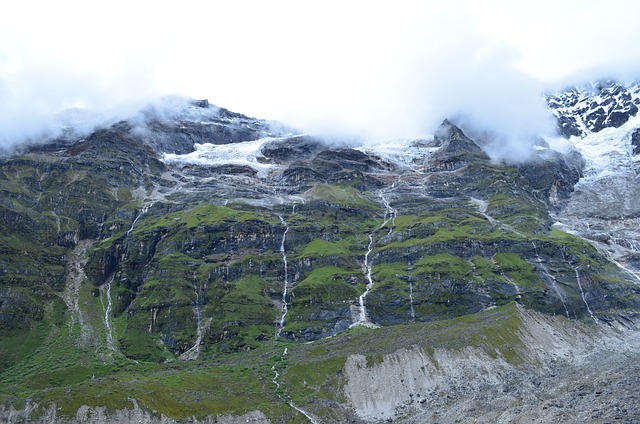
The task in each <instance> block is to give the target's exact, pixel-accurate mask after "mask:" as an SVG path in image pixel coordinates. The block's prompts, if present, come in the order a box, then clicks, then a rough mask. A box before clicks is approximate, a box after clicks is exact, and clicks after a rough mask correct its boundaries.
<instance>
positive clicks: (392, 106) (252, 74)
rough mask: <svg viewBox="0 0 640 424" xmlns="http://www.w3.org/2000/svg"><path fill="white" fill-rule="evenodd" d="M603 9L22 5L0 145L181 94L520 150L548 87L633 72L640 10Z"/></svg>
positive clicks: (1, 35) (0, 104)
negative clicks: (449, 134) (453, 124)
mask: <svg viewBox="0 0 640 424" xmlns="http://www.w3.org/2000/svg"><path fill="white" fill-rule="evenodd" d="M608 4H610V5H611V7H609V6H608V8H606V9H604V10H603V8H602V7H601V5H599V4H594V5H590V4H586V3H585V2H577V1H566V2H555V1H550V0H541V1H536V2H533V1H529V0H527V1H521V2H507V1H502V0H494V1H489V2H475V1H469V0H458V1H452V2H447V3H446V5H445V4H444V3H440V2H410V1H406V2H405V1H399V2H395V3H393V4H391V3H388V2H375V1H373V2H372V1H367V2H365V1H350V2H337V1H325V2H321V3H308V2H299V1H280V2H265V1H236V2H208V1H185V2H181V3H180V4H179V5H178V4H177V3H175V2H162V1H160V2H158V1H156V2H151V1H136V2H124V1H122V0H115V1H112V2H108V3H103V4H100V5H96V4H95V3H93V2H82V1H70V0H66V1H65V0H62V1H60V2H47V1H33V0H32V1H28V0H26V1H23V2H14V4H12V5H11V6H10V8H9V9H10V10H8V13H3V15H2V16H1V17H0V116H1V117H0V142H2V141H1V140H4V141H5V143H6V142H7V141H12V140H17V139H19V138H20V137H21V136H23V135H34V134H37V133H38V131H39V130H40V129H41V128H42V127H43V126H47V125H50V122H49V121H48V120H46V119H44V118H43V117H44V116H48V115H51V114H52V113H56V112H59V111H60V110H62V109H65V108H69V107H87V108H92V109H95V110H97V111H98V112H100V113H103V114H111V113H115V112H120V113H121V114H122V113H125V112H128V111H130V110H131V109H132V108H135V107H137V106H139V105H141V104H143V103H145V102H147V101H149V99H153V98H157V97H159V96H162V95H166V94H173V93H180V94H186V95H190V96H193V97H196V98H205V97H206V98H208V99H209V100H210V101H211V102H212V103H215V104H218V105H219V106H223V107H226V108H229V109H231V110H235V111H238V112H241V113H245V114H249V115H253V116H258V117H263V118H268V119H280V120H285V121H287V122H290V123H292V124H294V125H297V126H298V127H300V128H301V129H303V130H308V131H319V132H323V133H328V134H333V135H339V136H345V134H346V135H347V136H352V135H354V134H356V135H358V136H362V137H365V138H387V137H412V136H417V135H421V134H424V133H428V132H432V131H433V130H434V129H435V126H436V125H437V124H438V123H439V121H440V120H441V119H443V118H444V117H447V116H453V115H457V114H464V116H466V117H467V121H466V122H474V123H475V124H476V125H478V126H485V127H488V128H491V129H498V130H500V131H502V132H503V133H505V134H507V135H508V139H509V140H518V139H523V138H526V134H528V133H530V132H536V131H539V130H540V129H544V128H547V125H548V122H547V121H546V118H545V115H544V105H542V104H541V102H540V99H539V98H538V97H537V96H538V94H539V92H540V91H542V90H543V88H544V86H545V84H548V83H550V82H554V81H558V80H561V79H563V78H566V77H567V76H569V75H573V74H576V73H579V72H586V71H588V70H593V69H602V70H603V72H605V71H606V72H608V73H611V71H612V69H610V68H612V65H615V69H613V70H615V71H618V72H620V73H622V72H623V71H624V72H627V73H629V74H632V73H633V72H634V71H636V70H638V69H639V67H640V66H638V65H640V63H639V62H640V60H639V59H637V58H640V52H639V51H638V49H639V47H638V46H639V45H640V43H637V36H636V35H635V32H634V28H635V27H634V25H633V17H634V16H636V15H637V13H634V12H637V11H638V6H636V2H634V1H632V0H626V1H625V0H611V2H610V3H608ZM612 46H613V47H612ZM592 72H596V71H592ZM514 146H518V143H514ZM509 154H510V153H509Z"/></svg>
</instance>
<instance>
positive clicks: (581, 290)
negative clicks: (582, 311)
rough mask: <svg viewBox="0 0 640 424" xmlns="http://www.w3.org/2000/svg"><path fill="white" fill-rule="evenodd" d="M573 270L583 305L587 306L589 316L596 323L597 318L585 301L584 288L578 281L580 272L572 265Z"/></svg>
mask: <svg viewBox="0 0 640 424" xmlns="http://www.w3.org/2000/svg"><path fill="white" fill-rule="evenodd" d="M573 270H574V271H575V272H576V281H577V282H578V288H579V289H580V295H581V296H582V301H583V302H584V304H585V306H586V307H587V311H588V312H589V315H590V316H591V319H592V320H593V322H595V323H596V324H597V323H598V320H597V319H596V317H595V316H594V315H593V312H591V308H590V307H589V303H587V298H586V297H585V295H584V289H583V288H582V283H581V282H580V272H579V271H578V268H576V267H574V268H573Z"/></svg>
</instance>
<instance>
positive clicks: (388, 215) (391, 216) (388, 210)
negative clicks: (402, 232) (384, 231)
mask: <svg viewBox="0 0 640 424" xmlns="http://www.w3.org/2000/svg"><path fill="white" fill-rule="evenodd" d="M379 196H380V199H381V200H382V203H384V208H385V210H384V218H383V220H382V225H380V228H384V227H385V226H386V225H387V224H388V223H389V221H391V227H390V228H389V234H391V233H392V232H393V227H395V225H396V216H397V214H398V211H397V210H395V209H394V208H392V207H391V204H390V203H389V201H388V200H387V198H386V197H384V193H382V191H381V192H380V193H379Z"/></svg>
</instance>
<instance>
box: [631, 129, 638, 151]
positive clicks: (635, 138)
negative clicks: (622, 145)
mask: <svg viewBox="0 0 640 424" xmlns="http://www.w3.org/2000/svg"><path fill="white" fill-rule="evenodd" d="M631 145H632V146H633V154H634V155H637V154H640V128H638V129H636V130H635V131H634V132H633V133H632V134H631Z"/></svg>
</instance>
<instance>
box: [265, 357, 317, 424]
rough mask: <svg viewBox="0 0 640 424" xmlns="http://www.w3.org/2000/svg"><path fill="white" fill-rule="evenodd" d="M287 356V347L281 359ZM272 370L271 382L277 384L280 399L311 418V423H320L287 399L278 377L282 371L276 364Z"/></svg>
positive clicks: (277, 394)
mask: <svg viewBox="0 0 640 424" xmlns="http://www.w3.org/2000/svg"><path fill="white" fill-rule="evenodd" d="M285 356H287V348H285V349H284V352H283V353H282V357H281V360H283V358H284V357H285ZM271 371H273V379H272V380H271V382H272V383H273V384H275V386H276V396H278V399H280V400H281V401H283V402H286V403H287V404H288V405H289V406H290V407H292V408H293V409H295V410H296V411H298V412H299V413H301V414H302V415H304V416H305V417H307V419H308V420H309V422H311V424H320V422H319V421H318V420H316V419H315V418H313V417H312V416H311V414H309V413H308V412H307V411H305V410H303V409H302V408H300V407H299V406H297V405H296V404H295V403H293V401H292V400H290V399H285V398H284V396H283V395H281V394H280V382H279V381H278V379H279V378H280V373H279V372H278V370H277V369H276V366H275V364H274V365H273V366H272V367H271Z"/></svg>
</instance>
